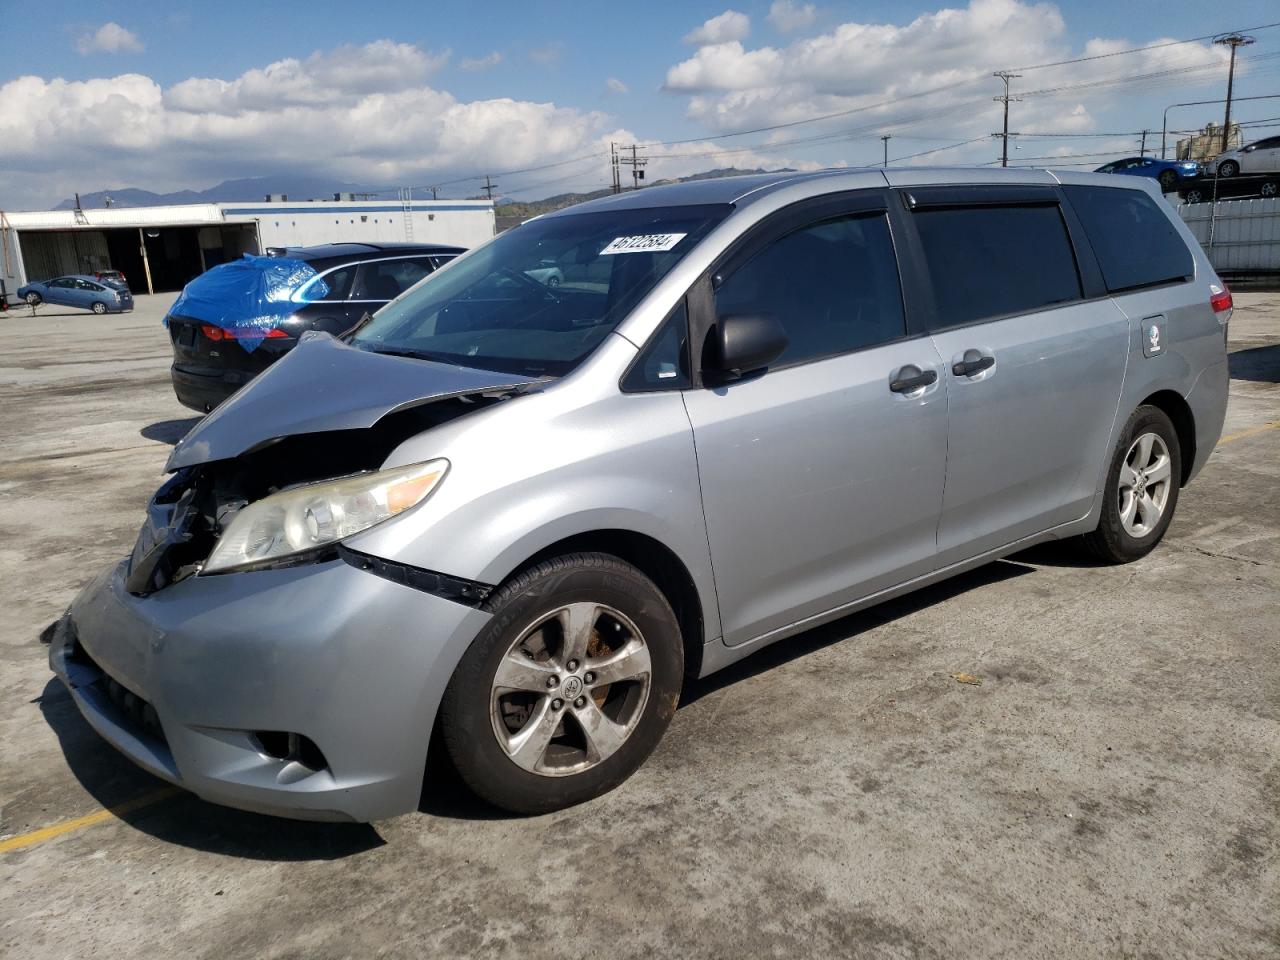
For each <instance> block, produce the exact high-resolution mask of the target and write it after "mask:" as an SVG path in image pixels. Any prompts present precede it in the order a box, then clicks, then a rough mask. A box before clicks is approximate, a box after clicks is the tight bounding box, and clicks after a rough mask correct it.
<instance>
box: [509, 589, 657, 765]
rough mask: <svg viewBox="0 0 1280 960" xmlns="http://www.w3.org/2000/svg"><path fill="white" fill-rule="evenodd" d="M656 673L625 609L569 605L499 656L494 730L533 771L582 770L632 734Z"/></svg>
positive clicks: (543, 619)
mask: <svg viewBox="0 0 1280 960" xmlns="http://www.w3.org/2000/svg"><path fill="white" fill-rule="evenodd" d="M651 677H652V667H651V662H650V656H649V647H648V645H647V644H646V642H645V639H644V637H643V635H642V634H641V633H640V630H639V628H637V627H636V625H635V624H634V623H633V622H632V621H631V620H630V619H628V618H627V617H626V615H625V614H623V613H622V612H620V611H619V610H616V609H614V608H613V607H610V606H606V605H604V604H600V603H591V602H580V603H569V604H566V605H564V606H562V607H559V608H557V609H555V610H552V611H551V612H550V613H547V614H544V615H542V616H540V617H539V618H538V619H537V620H536V621H535V622H534V623H533V624H531V625H530V626H528V627H527V628H526V629H525V630H523V631H522V632H521V633H520V635H519V637H518V639H517V640H516V641H515V643H513V644H512V645H511V646H510V647H509V648H508V650H507V652H506V653H505V654H504V655H503V657H502V660H501V661H500V662H499V664H498V668H497V670H496V672H495V673H494V677H493V682H492V687H491V692H490V719H491V720H492V724H493V734H494V736H495V737H496V738H497V740H498V743H499V745H500V746H501V747H502V749H503V751H504V752H505V753H506V755H507V756H508V757H510V758H511V760H512V762H513V763H515V764H516V765H517V766H519V767H521V768H522V769H524V770H527V771H529V772H530V773H536V774H540V775H542V776H547V777H563V776H570V775H572V774H577V773H582V772H584V771H586V770H590V769H591V768H593V767H595V766H597V765H599V764H600V763H603V762H604V761H605V760H607V759H608V758H609V757H610V756H612V755H613V754H614V753H616V752H617V751H618V749H619V748H620V747H621V746H622V745H623V744H624V743H625V742H626V741H627V738H628V737H630V736H631V734H632V732H633V731H634V730H635V728H636V726H637V724H639V722H640V718H641V717H642V716H643V714H644V708H645V704H646V702H647V701H648V698H649V687H650V682H651Z"/></svg>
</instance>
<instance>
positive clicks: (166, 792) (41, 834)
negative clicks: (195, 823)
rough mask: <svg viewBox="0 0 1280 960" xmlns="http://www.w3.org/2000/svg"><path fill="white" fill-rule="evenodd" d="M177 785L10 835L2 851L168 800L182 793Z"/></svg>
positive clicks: (4, 841)
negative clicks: (36, 828) (26, 831)
mask: <svg viewBox="0 0 1280 960" xmlns="http://www.w3.org/2000/svg"><path fill="white" fill-rule="evenodd" d="M181 792H182V791H181V790H179V789H178V788H177V787H165V788H164V789H162V790H154V791H152V792H151V793H146V794H143V795H142V796H140V797H136V798H134V799H133V800H127V801H125V802H124V803H121V804H117V805H116V806H114V807H107V808H106V809H103V810H99V811H98V812H97V813H90V814H88V815H87V816H83V817H77V818H76V819H75V820H67V821H66V822H65V823H55V824H54V825H53V826H51V827H41V828H40V829H39V830H32V831H31V832H30V833H20V834H18V835H17V836H16V837H10V838H9V839H8V840H0V853H8V852H9V851H10V850H21V849H22V848H23V847H30V846H32V845H34V844H37V843H44V841H46V840H52V839H53V838H54V837H60V836H62V835H63V834H64V833H71V832H73V831H75V830H82V829H83V828H85V827H92V826H93V825H94V824H98V823H102V822H104V821H106V820H110V819H112V818H113V817H119V816H122V815H124V814H126V813H130V812H132V811H134V810H139V809H141V808H142V807H149V806H151V805H152V804H155V803H159V802H160V801H161V800H168V799H169V798H170V797H172V796H173V795H174V794H176V793H181Z"/></svg>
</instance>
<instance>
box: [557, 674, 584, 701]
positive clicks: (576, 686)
mask: <svg viewBox="0 0 1280 960" xmlns="http://www.w3.org/2000/svg"><path fill="white" fill-rule="evenodd" d="M561 689H562V690H563V691H564V695H565V698H566V699H568V700H576V699H577V697H578V694H580V693H582V679H581V678H580V677H565V681H564V686H563V687H562V688H561Z"/></svg>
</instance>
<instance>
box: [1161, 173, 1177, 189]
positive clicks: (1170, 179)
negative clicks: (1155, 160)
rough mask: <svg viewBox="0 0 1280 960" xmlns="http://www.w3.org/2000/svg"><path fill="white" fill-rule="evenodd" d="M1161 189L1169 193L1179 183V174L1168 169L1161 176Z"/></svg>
mask: <svg viewBox="0 0 1280 960" xmlns="http://www.w3.org/2000/svg"><path fill="white" fill-rule="evenodd" d="M1156 179H1157V180H1159V181H1160V189H1161V190H1163V191H1164V192H1165V193H1169V192H1170V191H1172V190H1173V189H1174V188H1175V187H1176V186H1177V185H1178V175H1177V174H1176V173H1175V172H1174V171H1172V170H1166V171H1164V172H1163V173H1162V174H1160V176H1159V177H1157V178H1156Z"/></svg>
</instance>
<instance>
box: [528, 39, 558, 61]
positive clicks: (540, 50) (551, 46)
mask: <svg viewBox="0 0 1280 960" xmlns="http://www.w3.org/2000/svg"><path fill="white" fill-rule="evenodd" d="M563 55H564V44H563V43H561V42H560V41H559V40H553V41H551V42H550V43H548V44H547V45H546V46H543V47H535V48H534V49H532V50H530V51H529V59H530V60H532V61H533V62H534V63H536V64H538V65H539V66H542V67H550V66H553V65H555V64H557V63H559V62H560V58H561V57H562V56H563Z"/></svg>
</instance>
